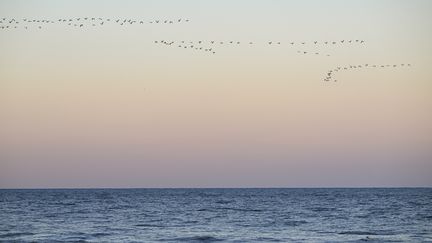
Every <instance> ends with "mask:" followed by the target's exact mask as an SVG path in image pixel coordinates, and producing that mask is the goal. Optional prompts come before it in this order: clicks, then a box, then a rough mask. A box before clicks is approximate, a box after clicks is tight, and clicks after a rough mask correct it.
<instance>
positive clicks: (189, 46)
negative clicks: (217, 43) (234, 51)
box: [154, 40, 216, 54]
mask: <svg viewBox="0 0 432 243" xmlns="http://www.w3.org/2000/svg"><path fill="white" fill-rule="evenodd" d="M154 43H155V44H162V45H166V46H172V45H173V44H174V43H175V42H174V41H170V42H167V41H164V40H161V41H158V40H155V41H154ZM200 44H201V43H200ZM175 46H177V47H178V48H182V49H189V50H197V51H205V52H208V53H212V54H216V51H214V47H212V48H210V47H207V48H206V47H204V46H202V45H199V44H193V43H189V44H188V43H184V42H183V43H182V44H178V45H175Z"/></svg>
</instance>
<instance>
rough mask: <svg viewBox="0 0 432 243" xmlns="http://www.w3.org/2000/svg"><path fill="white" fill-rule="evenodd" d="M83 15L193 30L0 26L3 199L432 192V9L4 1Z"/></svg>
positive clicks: (418, 4)
mask: <svg viewBox="0 0 432 243" xmlns="http://www.w3.org/2000/svg"><path fill="white" fill-rule="evenodd" d="M84 16H95V17H104V18H105V17H106V18H108V17H109V18H117V17H118V18H137V19H164V18H168V19H169V18H189V19H190V22H189V23H187V24H186V23H185V24H181V25H168V26H163V25H144V26H138V25H136V26H131V27H127V28H121V27H119V26H114V25H112V26H106V27H104V28H94V29H91V28H87V29H76V28H75V29H74V28H66V27H65V26H58V25H54V26H51V27H47V28H44V29H42V30H37V29H29V30H24V29H19V30H8V31H4V30H0V187H1V188H39V187H359V186H360V187H362V186H429V187H430V186H432V69H431V67H430V65H431V63H432V45H431V44H430V43H432V1H426V0H424V1H418V0H413V1H401V0H396V1H375V0H365V1H342V0H340V1H300V0H298V1H282V0H274V1H264V0H261V1H246V0H243V1H229V0H221V1H219V0H218V1H216V0H214V1H205V0H204V1H203V0H186V1H174V0H172V1H166V0H154V1H102V0H97V1H84V0H80V1H58V0H41V1H23V0H0V18H2V17H7V18H26V17H27V18H48V19H53V20H56V19H58V18H69V17H84ZM161 39H164V40H174V41H179V40H201V39H202V40H213V39H214V40H225V41H226V40H238V41H242V42H247V41H254V42H256V43H257V44H256V45H254V46H253V47H251V46H247V45H241V46H239V47H236V48H232V47H225V48H220V49H218V51H217V53H216V54H215V55H209V54H203V53H197V52H193V51H188V50H182V49H178V48H170V47H165V46H161V45H155V44H154V40H161ZM342 39H362V40H365V41H366V43H365V44H364V45H352V46H350V47H338V48H334V47H327V48H324V47H323V48H318V49H319V51H322V52H324V53H329V54H331V56H330V57H327V56H323V55H322V56H310V55H300V54H298V53H297V52H296V51H297V50H298V49H295V48H293V47H290V46H289V45H288V44H286V43H287V42H289V41H313V40H318V41H324V40H336V41H337V40H342ZM267 41H281V42H282V43H284V44H283V45H280V46H278V47H269V46H268V45H265V44H262V45H260V44H258V43H265V42H267ZM308 50H309V49H308ZM363 63H372V64H399V63H411V64H412V67H410V68H395V69H378V70H377V69H370V70H369V69H368V70H365V69H363V70H355V71H349V72H344V73H340V74H338V75H337V76H338V77H337V79H338V82H336V83H334V82H324V81H323V77H324V76H325V73H326V72H327V70H329V69H331V68H334V67H336V66H339V65H351V64H352V65H357V64H363Z"/></svg>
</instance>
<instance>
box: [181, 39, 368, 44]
mask: <svg viewBox="0 0 432 243" xmlns="http://www.w3.org/2000/svg"><path fill="white" fill-rule="evenodd" d="M180 42H181V43H183V44H211V45H224V44H226V45H229V44H232V45H240V44H249V45H253V44H255V42H253V41H234V40H230V41H221V40H219V41H217V40H198V41H184V40H182V41H180ZM265 43H266V44H268V45H282V44H289V45H307V44H313V45H318V44H324V45H336V44H343V43H348V44H351V43H352V44H355V43H358V44H363V43H365V41H364V40H347V41H345V40H341V41H311V42H306V41H299V42H286V43H283V42H281V41H267V42H265Z"/></svg>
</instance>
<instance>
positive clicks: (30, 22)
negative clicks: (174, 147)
mask: <svg viewBox="0 0 432 243" xmlns="http://www.w3.org/2000/svg"><path fill="white" fill-rule="evenodd" d="M189 21H190V20H189V19H188V18H177V19H151V20H142V19H141V20H140V19H131V18H101V17H75V18H59V19H56V20H52V19H34V18H22V19H18V18H0V30H8V29H19V28H24V29H28V28H37V29H42V28H43V27H46V26H49V25H54V24H60V25H66V26H72V27H77V28H84V27H101V26H105V25H108V24H114V25H118V26H132V25H143V24H156V25H171V24H180V23H188V22H189ZM154 43H155V44H160V45H164V46H172V47H177V48H181V49H188V50H196V51H202V52H206V53H210V54H216V49H218V48H221V47H223V46H228V47H229V46H240V45H247V46H254V45H258V44H259V45H266V46H282V45H286V46H291V47H295V48H297V53H298V54H302V55H307V54H309V55H324V56H330V54H324V53H323V52H319V51H316V49H314V51H310V50H311V49H313V48H316V47H319V48H322V47H342V46H351V45H363V44H365V41H364V40H361V39H343V40H337V41H336V40H333V41H328V40H325V41H318V40H314V41H309V42H308V41H288V42H282V41H272V40H271V41H267V42H254V41H238V40H222V41H221V40H195V41H186V40H181V41H172V40H171V41H167V40H155V41H154ZM307 48H310V49H309V50H306V49H307ZM300 49H301V50H300ZM410 66H411V64H392V65H389V64H386V65H376V64H374V65H371V64H362V65H349V66H339V67H336V68H334V69H331V70H329V71H328V72H327V75H326V76H325V78H324V81H327V82H328V81H334V82H337V80H336V79H335V78H334V75H335V73H337V72H342V71H349V70H354V69H365V68H390V67H392V68H396V67H410Z"/></svg>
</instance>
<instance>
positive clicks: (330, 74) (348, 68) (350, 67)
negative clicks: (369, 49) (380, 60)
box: [324, 63, 411, 82]
mask: <svg viewBox="0 0 432 243" xmlns="http://www.w3.org/2000/svg"><path fill="white" fill-rule="evenodd" d="M397 67H411V64H410V63H406V64H405V63H401V64H385V65H383V64H381V65H378V64H368V63H366V64H359V65H348V66H343V67H341V66H339V67H336V68H334V69H331V70H329V71H328V72H327V75H326V77H325V78H324V81H326V82H329V81H334V82H337V80H336V79H334V78H333V75H334V74H335V73H337V72H342V71H351V70H354V69H363V68H397Z"/></svg>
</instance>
